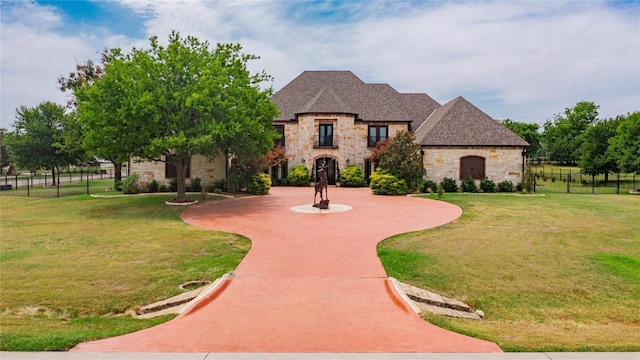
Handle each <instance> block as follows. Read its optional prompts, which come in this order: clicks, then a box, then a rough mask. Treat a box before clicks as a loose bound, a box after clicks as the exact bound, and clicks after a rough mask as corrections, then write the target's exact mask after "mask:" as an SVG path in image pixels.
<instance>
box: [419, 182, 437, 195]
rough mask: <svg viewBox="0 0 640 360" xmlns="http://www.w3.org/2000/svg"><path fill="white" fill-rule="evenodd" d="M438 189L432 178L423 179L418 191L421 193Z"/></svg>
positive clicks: (433, 191)
mask: <svg viewBox="0 0 640 360" xmlns="http://www.w3.org/2000/svg"><path fill="white" fill-rule="evenodd" d="M437 191H438V184H437V183H436V182H435V181H433V180H425V181H424V183H423V184H422V188H421V189H420V192H423V193H435V192H437Z"/></svg>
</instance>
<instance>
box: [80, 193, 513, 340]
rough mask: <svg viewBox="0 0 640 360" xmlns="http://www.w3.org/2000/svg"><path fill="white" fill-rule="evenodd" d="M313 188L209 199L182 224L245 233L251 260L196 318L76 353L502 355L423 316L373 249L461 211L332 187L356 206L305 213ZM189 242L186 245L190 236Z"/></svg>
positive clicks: (335, 198) (334, 196) (337, 198)
mask: <svg viewBox="0 0 640 360" xmlns="http://www.w3.org/2000/svg"><path fill="white" fill-rule="evenodd" d="M312 196H313V188H293V187H277V188H272V189H271V194H270V195H268V196H257V197H245V198H238V199H230V200H224V201H211V202H206V203H203V204H200V205H196V206H192V207H190V208H189V209H186V210H185V211H184V212H183V213H182V218H183V219H184V220H185V221H186V222H188V223H190V224H193V225H195V226H199V227H203V228H206V229H215V230H222V231H227V232H232V233H238V234H242V235H244V236H247V237H248V238H250V239H251V241H252V247H251V250H250V251H249V253H248V254H247V256H246V258H245V259H244V260H243V261H242V262H241V263H240V265H239V266H238V268H237V269H236V270H235V271H234V273H233V276H232V277H231V278H230V279H228V280H225V281H224V282H223V283H222V284H221V286H219V287H218V289H217V291H215V292H213V293H212V294H210V295H209V296H208V297H207V298H205V299H203V300H201V301H200V302H199V303H198V304H196V305H195V306H194V307H193V308H192V309H191V310H190V311H187V312H185V313H183V314H181V315H180V316H178V317H177V318H176V319H174V320H172V321H169V322H167V323H164V324H162V325H159V326H156V327H153V328H150V329H146V330H143V331H139V332H136V333H132V334H128V335H123V336H119V337H115V338H109V339H104V340H99V341H93V342H87V343H82V344H79V345H78V346H76V347H75V348H74V349H73V350H76V351H167V352H499V351H501V350H500V348H499V347H498V346H497V345H496V344H494V343H491V342H487V341H483V340H478V339H475V338H471V337H467V336H464V335H460V334H456V333H453V332H450V331H447V330H444V329H441V328H438V327H436V326H433V325H431V324H429V323H427V322H425V321H424V320H422V319H421V318H420V317H419V316H418V315H417V314H415V313H414V312H412V311H411V310H410V309H409V307H408V306H407V305H406V304H405V303H404V302H403V301H402V300H401V299H400V298H399V296H398V295H397V293H396V292H395V290H394V289H393V286H392V285H391V283H390V281H389V280H388V279H387V275H386V273H385V271H384V269H383V267H382V264H381V263H380V260H379V258H378V257H377V254H376V245H377V244H378V243H379V242H380V241H381V240H384V239H385V238H387V237H389V236H391V235H395V234H399V233H405V232H409V231H414V230H421V229H427V228H431V227H435V226H439V225H442V224H445V223H448V222H451V221H453V220H455V219H456V218H458V217H459V216H460V215H461V214H462V210H461V209H460V208H459V207H457V206H454V205H451V204H448V203H445V202H440V201H434V200H428V199H419V198H412V197H403V196H399V197H395V196H394V197H386V196H373V195H371V191H370V190H369V189H366V188H362V189H349V188H329V198H330V199H331V204H332V205H334V204H344V205H349V206H351V207H352V209H351V210H350V211H346V212H339V213H319V210H318V213H299V212H294V211H292V210H291V208H292V207H294V206H297V205H304V204H310V203H312ZM185 241H188V239H185Z"/></svg>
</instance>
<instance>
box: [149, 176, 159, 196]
mask: <svg viewBox="0 0 640 360" xmlns="http://www.w3.org/2000/svg"><path fill="white" fill-rule="evenodd" d="M159 188H160V186H159V185H158V182H157V181H156V179H153V180H151V181H149V182H148V183H147V191H149V192H151V193H155V192H158V189H159Z"/></svg>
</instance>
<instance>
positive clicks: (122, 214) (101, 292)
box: [0, 194, 250, 351]
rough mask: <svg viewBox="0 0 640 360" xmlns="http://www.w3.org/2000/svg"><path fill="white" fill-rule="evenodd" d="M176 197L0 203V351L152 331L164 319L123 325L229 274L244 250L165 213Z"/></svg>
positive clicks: (234, 240) (245, 245)
mask: <svg viewBox="0 0 640 360" xmlns="http://www.w3.org/2000/svg"><path fill="white" fill-rule="evenodd" d="M190 196H196V197H198V195H190ZM173 197H175V194H158V195H145V196H129V197H114V198H92V197H90V196H86V195H85V196H75V197H65V198H54V199H42V198H25V197H10V196H3V197H2V198H0V206H1V208H0V216H1V217H0V264H1V273H0V274H1V279H0V280H1V281H0V294H1V296H0V349H1V350H22V351H27V350H29V351H36V350H66V349H69V348H70V347H72V346H73V345H75V344H77V343H79V342H81V341H86V340H91V339H98V338H104V337H110V336H114V335H117V334H122V333H127V332H131V331H135V330H138V329H142V328H146V327H150V326H153V325H155V324H157V323H158V322H159V321H166V320H168V319H169V318H168V317H165V318H162V319H160V320H158V319H154V320H136V319H132V318H130V317H127V316H122V315H124V314H125V313H126V312H127V311H129V310H131V309H134V310H135V309H136V308H138V307H140V306H142V305H144V304H148V303H151V302H155V301H158V300H161V299H165V298H168V297H170V296H173V295H176V294H178V293H180V292H182V291H181V290H180V289H178V285H180V284H182V283H184V282H187V281H192V280H202V279H206V280H213V279H215V278H217V277H219V276H221V275H222V274H224V273H226V272H228V271H230V270H232V269H234V268H235V267H236V266H237V265H238V263H239V262H240V260H241V259H242V258H243V257H244V255H245V254H246V253H247V251H248V250H249V247H250V242H249V240H248V239H246V238H242V237H239V236H236V235H231V234H226V233H221V232H214V231H207V230H202V229H198V228H196V227H193V226H190V225H188V224H186V223H184V222H183V221H182V220H181V219H180V217H179V213H180V211H181V210H182V208H181V207H174V206H166V205H165V204H164V202H165V201H166V200H171V199H173ZM211 198H212V199H215V197H214V196H212V197H211ZM212 201H213V200H212Z"/></svg>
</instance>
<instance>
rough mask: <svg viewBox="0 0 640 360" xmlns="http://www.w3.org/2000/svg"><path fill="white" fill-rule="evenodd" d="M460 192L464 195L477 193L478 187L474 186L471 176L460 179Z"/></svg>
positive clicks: (474, 182)
mask: <svg viewBox="0 0 640 360" xmlns="http://www.w3.org/2000/svg"><path fill="white" fill-rule="evenodd" d="M461 187H462V191H463V192H466V193H474V192H477V191H478V187H477V186H476V181H475V180H474V179H473V178H472V177H471V176H465V178H464V179H462V184H461Z"/></svg>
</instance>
